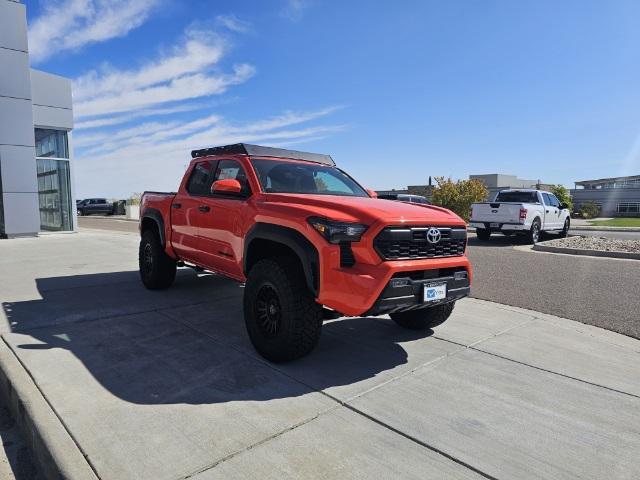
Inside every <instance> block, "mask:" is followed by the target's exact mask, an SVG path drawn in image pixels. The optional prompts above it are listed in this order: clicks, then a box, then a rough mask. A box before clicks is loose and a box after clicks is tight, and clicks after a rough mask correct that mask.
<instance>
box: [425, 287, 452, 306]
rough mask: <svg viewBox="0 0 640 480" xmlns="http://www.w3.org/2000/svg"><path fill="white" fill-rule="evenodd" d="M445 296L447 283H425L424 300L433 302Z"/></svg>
mask: <svg viewBox="0 0 640 480" xmlns="http://www.w3.org/2000/svg"><path fill="white" fill-rule="evenodd" d="M445 298H447V284H446V283H440V284H429V283H428V284H426V285H425V286H424V301H425V302H433V301H435V300H443V299H445Z"/></svg>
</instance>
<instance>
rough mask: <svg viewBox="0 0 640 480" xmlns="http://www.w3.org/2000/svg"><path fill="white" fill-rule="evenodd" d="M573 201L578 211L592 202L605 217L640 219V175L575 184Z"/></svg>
mask: <svg viewBox="0 0 640 480" xmlns="http://www.w3.org/2000/svg"><path fill="white" fill-rule="evenodd" d="M571 199H572V200H573V204H574V205H575V208H576V210H579V209H580V207H581V206H582V205H584V204H585V203H589V202H590V203H595V204H596V205H598V207H600V215H601V216H604V217H640V175H633V176H628V177H613V178H600V179H598V180H582V181H580V182H575V188H574V189H573V190H571Z"/></svg>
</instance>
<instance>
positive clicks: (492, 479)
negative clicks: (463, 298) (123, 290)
mask: <svg viewBox="0 0 640 480" xmlns="http://www.w3.org/2000/svg"><path fill="white" fill-rule="evenodd" d="M165 317H166V318H169V319H171V320H173V321H175V322H178V323H180V324H181V325H184V326H185V327H187V328H190V329H192V330H194V331H196V332H198V333H200V334H202V335H205V336H206V337H208V338H209V339H210V340H211V341H213V342H214V343H216V344H217V345H223V344H222V343H221V342H220V341H219V340H217V339H216V338H214V337H212V336H211V335H209V334H208V333H206V332H203V331H201V330H199V329H197V328H196V327H194V326H193V325H191V324H189V323H188V322H183V321H181V320H177V319H175V318H171V317H168V316H166V315H165ZM225 346H228V347H230V348H233V349H234V350H236V351H238V352H240V353H242V354H244V355H247V356H248V357H250V358H252V359H254V360H257V361H259V362H260V363H262V364H263V365H266V366H267V367H269V368H271V369H272V370H274V371H276V372H278V373H279V374H281V375H284V376H286V377H287V378H289V379H291V380H293V381H294V382H297V383H299V384H301V385H303V386H305V387H307V388H309V389H310V390H311V391H313V392H316V393H319V394H321V395H324V396H326V397H327V398H329V399H331V400H333V401H334V402H336V403H337V404H338V405H336V406H335V407H333V408H329V409H327V410H324V411H322V412H319V413H318V414H317V415H315V416H314V417H313V418H311V419H309V420H307V421H304V422H302V423H300V424H297V425H294V426H292V427H290V428H287V429H285V430H283V431H281V432H279V433H276V434H274V435H272V436H270V437H267V438H265V439H263V440H261V441H260V442H258V443H256V444H254V445H251V446H249V447H247V448H245V449H242V450H240V451H238V452H236V453H233V454H230V455H228V456H227V457H225V458H223V459H220V460H219V461H217V462H215V463H214V464H212V465H211V466H209V467H208V468H205V469H204V470H200V471H198V472H195V473H193V474H190V476H189V477H185V478H190V477H192V476H193V475H195V474H199V473H202V472H204V471H206V470H210V469H212V468H215V467H216V466H217V465H219V464H220V463H222V462H224V461H226V460H228V459H230V458H233V457H235V456H237V455H238V454H241V453H243V452H245V451H248V450H250V449H251V448H254V447H255V446H258V445H261V444H263V443H266V442H268V441H269V440H272V439H274V438H277V437H279V436H280V435H283V434H285V433H287V432H290V431H292V430H294V429H295V428H297V427H298V426H301V425H305V424H307V423H309V422H311V421H312V420H315V419H316V418H318V417H320V416H321V415H324V414H326V413H328V412H331V411H333V410H335V409H336V408H338V407H339V406H342V407H345V408H347V409H349V410H351V411H352V412H354V413H357V414H359V415H361V416H362V417H364V418H366V419H368V420H370V421H372V422H374V423H376V424H377V425H380V426H381V427H384V428H386V429H387V430H390V431H392V432H394V433H395V434H397V435H400V436H402V437H404V438H406V439H407V440H410V441H412V442H414V443H416V444H418V445H420V446H422V447H424V448H426V449H428V450H431V451H432V452H434V453H437V454H439V455H442V456H443V457H445V458H447V459H448V460H451V461H452V462H454V463H457V464H458V465H461V466H463V467H465V468H467V469H469V470H471V471H473V472H475V473H477V474H478V475H481V476H483V477H484V478H488V479H490V480H498V479H497V478H496V477H493V476H491V475H489V474H488V473H485V472H483V471H482V470H479V469H478V468H476V467H474V466H472V465H470V464H468V463H466V462H464V461H463V460H460V459H459V458H457V457H454V456H453V455H450V454H448V453H446V452H444V451H442V450H440V449H439V448H437V447H434V446H432V445H429V444H428V443H426V442H423V441H422V440H420V439H418V438H415V437H413V436H411V435H409V434H407V433H405V432H402V431H400V430H398V429H397V428H395V427H392V426H391V425H388V424H386V423H385V422H383V421H381V420H378V419H376V418H374V417H372V416H370V415H369V414H367V413H365V412H363V411H361V410H359V409H358V408H356V407H354V406H352V405H350V404H349V403H347V402H350V401H352V400H353V399H355V398H358V397H360V396H361V395H357V396H355V397H353V398H349V399H347V400H346V401H345V400H340V399H339V398H337V397H335V396H333V395H331V394H329V393H327V392H325V391H323V390H318V389H316V388H314V387H313V386H311V385H308V384H306V383H305V382H303V381H301V380H299V379H297V378H295V377H293V376H291V375H289V374H288V373H287V372H283V371H281V370H280V369H278V368H277V367H275V366H274V365H273V364H271V363H270V362H267V361H266V360H264V359H262V358H258V357H255V356H253V355H251V354H250V353H248V352H246V351H244V350H241V349H239V348H236V347H234V346H229V345H225ZM461 350H464V349H460V350H457V351H456V352H452V353H450V354H447V355H443V356H441V357H439V358H437V359H435V360H432V361H430V362H427V363H425V364H424V365H429V364H431V363H434V362H436V361H438V360H441V359H444V358H446V357H448V356H449V355H452V354H454V353H457V352H459V351H461ZM424 365H420V366H419V367H416V368H415V369H413V370H411V371H410V372H405V374H402V375H399V376H398V377H394V379H397V378H400V377H404V376H405V375H407V374H409V373H412V372H414V371H415V370H417V369H418V368H421V367H423V366H424ZM390 381H391V380H389V381H387V382H385V383H384V384H387V383H389V382H390ZM380 386H381V385H380ZM374 389H375V388H374ZM374 389H370V390H367V392H369V391H372V390H374ZM365 393H366V392H365Z"/></svg>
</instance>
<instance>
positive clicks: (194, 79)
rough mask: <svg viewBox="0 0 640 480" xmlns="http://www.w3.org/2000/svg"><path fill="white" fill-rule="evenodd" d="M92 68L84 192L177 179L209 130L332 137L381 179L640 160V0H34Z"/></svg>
mask: <svg viewBox="0 0 640 480" xmlns="http://www.w3.org/2000/svg"><path fill="white" fill-rule="evenodd" d="M25 3H26V5H27V11H28V18H29V24H30V31H29V39H30V40H29V41H30V50H31V57H32V64H33V66H34V67H35V68H38V69H42V70H45V71H49V72H51V73H57V74H61V75H64V76H67V77H70V78H72V79H74V105H75V106H74V108H75V113H76V129H75V130H74V133H73V138H74V144H75V154H76V160H77V161H76V164H75V170H76V188H77V193H78V196H80V197H84V196H92V195H106V196H111V197H122V196H127V195H129V194H130V193H132V192H140V191H142V190H145V189H164V190H173V189H175V188H176V187H177V183H178V181H179V179H180V177H181V175H182V172H183V171H184V167H185V165H186V164H187V163H188V161H189V151H190V149H191V148H196V147H201V146H207V145H218V144H224V143H230V142H237V141H242V140H246V141H249V142H252V143H261V144H267V145H279V146H290V147H291V148H296V149H300V150H309V151H318V152H321V153H330V154H331V155H332V156H333V157H334V159H335V160H336V161H337V162H338V163H339V165H341V166H342V167H343V168H344V169H346V170H347V171H349V172H350V173H351V174H352V175H354V176H355V177H356V178H357V179H359V180H360V181H361V183H363V184H364V185H365V186H368V187H373V188H377V189H382V188H392V187H395V188H398V187H404V186H406V185H407V184H421V183H426V181H427V179H428V177H429V176H430V175H432V176H451V177H453V178H467V177H468V175H469V174H474V173H495V172H500V173H508V174H516V175H519V176H521V177H524V178H532V179H538V178H539V179H541V180H542V181H544V182H550V183H563V184H565V185H568V186H570V185H572V183H573V181H575V180H581V179H587V178H598V177H606V176H615V175H622V174H638V173H640V162H639V161H638V155H639V154H640V153H639V152H640V145H639V133H640V29H639V28H638V24H637V19H638V18H640V3H638V2H636V1H611V2H605V1H568V0H563V1H561V2H558V1H542V0H537V1H530V2H525V1H518V2H513V1H506V0H505V1H488V0H487V1H481V2H478V1H473V0H468V1H451V2H441V1H439V2H436V1H426V0H422V1H409V0H406V1H402V2H397V1H388V2H383V1H380V2H370V1H337V0H333V1H329V0H262V1H243V0H234V1H224V0H221V1H215V2H214V1H204V0H190V1H189V2H185V1H178V0H33V1H26V2H25Z"/></svg>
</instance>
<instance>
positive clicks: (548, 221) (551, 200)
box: [542, 193, 562, 230]
mask: <svg viewBox="0 0 640 480" xmlns="http://www.w3.org/2000/svg"><path fill="white" fill-rule="evenodd" d="M542 197H543V198H544V203H545V206H544V211H545V216H544V223H545V225H544V228H545V230H558V229H560V228H562V224H561V222H560V215H561V213H562V211H561V210H560V202H559V201H558V199H557V198H556V197H555V195H551V194H550V193H543V194H542Z"/></svg>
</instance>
